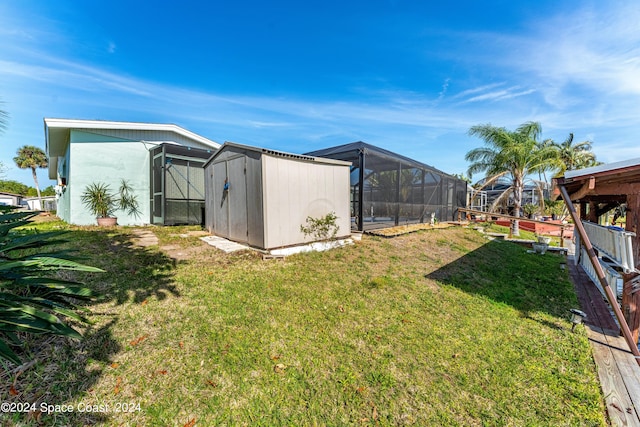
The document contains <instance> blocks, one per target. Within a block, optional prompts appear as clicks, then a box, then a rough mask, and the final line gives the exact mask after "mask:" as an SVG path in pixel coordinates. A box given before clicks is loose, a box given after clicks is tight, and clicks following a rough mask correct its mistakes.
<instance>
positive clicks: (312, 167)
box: [263, 155, 351, 249]
mask: <svg viewBox="0 0 640 427" xmlns="http://www.w3.org/2000/svg"><path fill="white" fill-rule="evenodd" d="M263 168H264V169H263V180H264V185H263V191H264V211H265V229H266V230H265V247H266V248H267V249H271V248H276V247H282V246H290V245H296V244H301V243H304V242H306V241H309V239H305V235H304V233H302V231H300V226H301V225H305V224H306V219H307V217H308V216H311V217H314V218H319V217H322V216H325V215H327V214H328V213H330V212H335V213H336V215H337V216H338V220H337V224H338V226H339V229H338V236H348V235H349V234H350V225H351V224H350V222H351V221H350V215H349V167H347V166H336V165H327V164H321V163H314V162H305V161H297V160H290V159H286V158H280V157H275V156H269V155H263Z"/></svg>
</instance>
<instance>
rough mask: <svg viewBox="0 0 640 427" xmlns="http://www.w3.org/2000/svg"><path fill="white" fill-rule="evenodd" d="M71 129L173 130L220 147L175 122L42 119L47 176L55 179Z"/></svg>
mask: <svg viewBox="0 0 640 427" xmlns="http://www.w3.org/2000/svg"><path fill="white" fill-rule="evenodd" d="M71 129H80V130H83V129H84V130H92V129H93V130H98V129H117V130H136V131H164V132H173V133H175V134H177V135H180V136H182V137H185V138H188V139H191V140H193V141H195V142H197V143H200V144H202V145H205V146H207V147H211V148H213V149H217V148H218V147H220V144H218V143H217V142H215V141H212V140H210V139H208V138H205V137H203V136H200V135H198V134H196V133H193V132H191V131H188V130H186V129H184V128H182V127H180V126H178V125H175V124H162V123H140V122H115V121H107V120H81V119H58V118H46V117H45V119H44V134H45V144H46V153H47V157H49V178H51V179H55V177H56V170H57V168H58V158H57V157H58V156H63V155H64V150H65V147H66V145H67V143H68V141H69V134H70V132H71Z"/></svg>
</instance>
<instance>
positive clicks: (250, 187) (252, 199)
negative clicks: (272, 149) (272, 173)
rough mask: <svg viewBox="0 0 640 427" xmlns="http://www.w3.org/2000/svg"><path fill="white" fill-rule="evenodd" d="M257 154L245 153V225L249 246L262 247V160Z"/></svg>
mask: <svg viewBox="0 0 640 427" xmlns="http://www.w3.org/2000/svg"><path fill="white" fill-rule="evenodd" d="M261 156H262V155H261V154H259V153H251V152H250V153H247V158H246V161H247V175H246V185H247V190H246V191H247V211H248V218H247V223H248V224H247V225H248V227H249V230H248V231H249V238H248V242H249V244H250V245H251V246H255V247H258V248H263V247H264V213H263V205H262V160H261Z"/></svg>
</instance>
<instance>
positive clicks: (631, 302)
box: [622, 194, 640, 343]
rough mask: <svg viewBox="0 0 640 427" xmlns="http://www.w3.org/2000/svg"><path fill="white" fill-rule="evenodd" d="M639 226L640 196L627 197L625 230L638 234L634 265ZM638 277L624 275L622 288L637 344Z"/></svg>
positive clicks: (639, 329)
mask: <svg viewBox="0 0 640 427" xmlns="http://www.w3.org/2000/svg"><path fill="white" fill-rule="evenodd" d="M638 224H640V195H639V194H629V195H627V223H626V226H625V229H626V230H627V231H631V232H633V233H636V237H635V238H634V240H633V244H632V246H633V261H634V265H636V266H637V265H638V264H639V263H640V262H639V261H640V257H639V249H638V247H639V245H640V236H638V232H637V231H638ZM637 276H638V275H637V274H636V273H631V274H623V280H624V285H623V288H622V312H623V313H624V316H625V318H626V319H627V323H629V329H630V330H631V335H632V336H633V339H634V340H635V342H636V343H637V342H638V335H639V332H640V292H637V291H634V290H633V282H632V281H633V279H635V278H636V277H637Z"/></svg>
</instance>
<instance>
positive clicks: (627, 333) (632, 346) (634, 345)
mask: <svg viewBox="0 0 640 427" xmlns="http://www.w3.org/2000/svg"><path fill="white" fill-rule="evenodd" d="M559 187H560V193H561V194H562V198H563V199H564V202H565V204H566V205H567V208H568V209H569V214H570V215H571V218H572V219H573V222H574V223H575V224H574V226H575V230H576V231H578V233H579V234H580V240H581V241H582V244H583V245H584V246H585V249H586V250H587V254H588V256H589V260H590V261H591V265H592V266H593V269H594V270H595V272H596V275H597V276H598V280H599V281H600V284H601V285H602V289H603V290H604V293H605V294H606V295H607V299H608V300H609V304H610V305H611V308H612V309H613V312H614V313H615V315H616V318H617V319H618V323H619V324H620V329H621V330H622V335H623V336H624V339H625V340H626V341H627V345H628V346H629V350H631V353H633V355H634V356H636V362H637V363H638V365H640V352H639V351H638V340H637V338H636V339H635V340H634V339H633V335H632V334H631V330H630V329H629V325H628V324H627V320H626V318H625V316H624V315H623V314H622V311H621V310H620V307H619V306H618V301H617V299H616V296H615V294H614V293H613V290H612V289H611V287H610V286H609V283H608V282H607V279H606V278H605V277H604V271H603V270H602V266H601V265H600V261H598V257H597V256H596V253H595V251H594V249H593V246H592V245H591V241H590V240H589V236H587V232H586V231H585V229H584V226H583V225H582V222H581V221H580V218H578V213H577V212H576V209H575V208H574V207H573V203H572V202H571V198H570V197H569V193H567V189H566V188H565V187H564V185H559ZM628 220H629V218H628V217H627V221H628ZM578 249H579V248H576V250H578Z"/></svg>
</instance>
